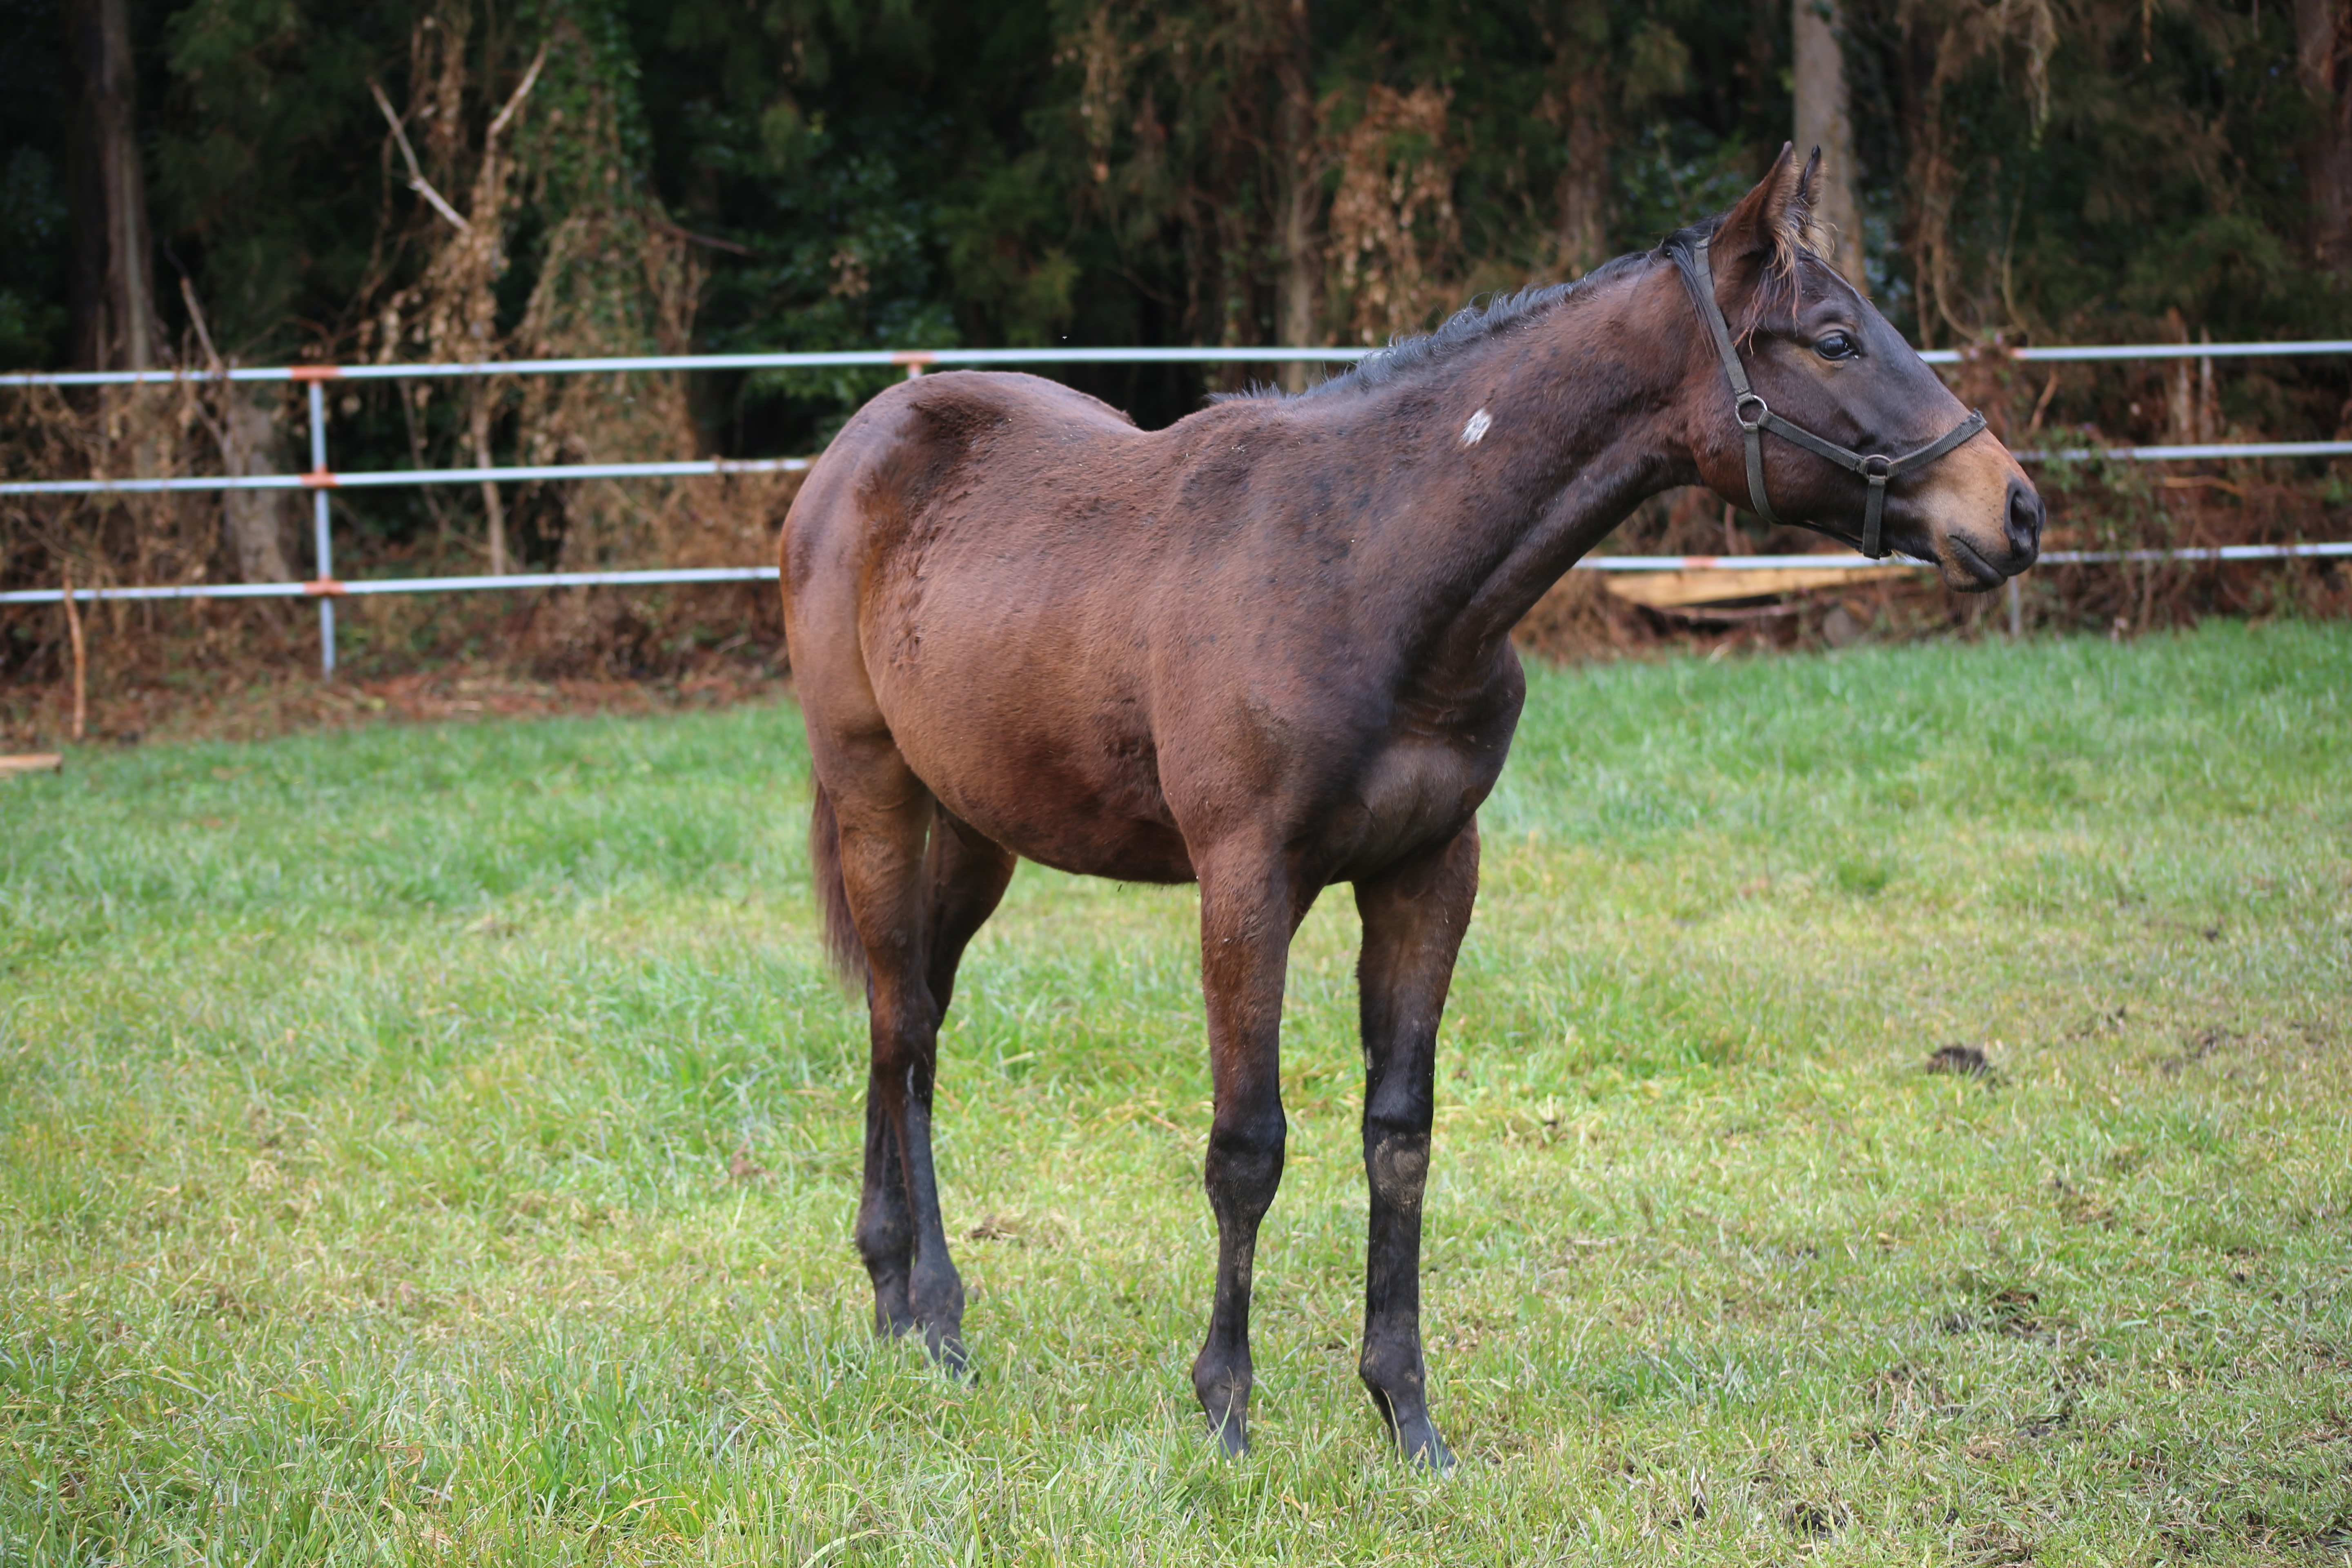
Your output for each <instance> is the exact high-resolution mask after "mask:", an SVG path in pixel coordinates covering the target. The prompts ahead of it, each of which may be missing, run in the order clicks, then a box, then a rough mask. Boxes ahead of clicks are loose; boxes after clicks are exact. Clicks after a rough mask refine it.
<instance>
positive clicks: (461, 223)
mask: <svg viewBox="0 0 2352 1568" xmlns="http://www.w3.org/2000/svg"><path fill="white" fill-rule="evenodd" d="M368 90H369V91H370V92H372V93H373V94H375V106H376V107H377V108H378V109H381V110H383V118H384V122H385V123H386V124H388V125H390V126H391V127H392V136H393V140H394V141H395V142H399V143H400V155H401V157H402V158H404V159H405V160H406V161H407V163H408V188H409V189H410V190H412V191H415V193H416V194H417V195H420V196H423V197H424V198H425V200H426V201H428V202H430V203H432V204H433V210H434V211H435V212H437V213H439V214H440V215H441V216H443V217H446V218H447V219H448V220H449V221H450V222H451V223H454V224H456V225H457V226H458V227H459V228H460V229H469V228H471V227H472V226H473V225H471V224H469V223H467V221H466V220H465V218H464V217H462V216H459V214H458V212H457V208H456V207H453V206H451V205H449V204H448V203H447V202H446V201H444V200H442V199H441V193H440V192H438V191H436V190H435V189H434V188H433V185H432V183H431V182H430V181H428V180H426V179H425V171H424V170H422V169H420V168H418V167H417V166H416V149H415V148H414V147H411V146H410V145H409V144H408V132H406V131H405V130H404V129H403V128H402V127H401V123H400V116H399V115H397V114H394V112H393V111H392V100H390V99H388V98H386V97H384V95H383V89H382V88H380V87H378V86H377V85H376V84H375V81H374V79H373V78H371V79H369V81H368ZM493 134H495V132H493Z"/></svg>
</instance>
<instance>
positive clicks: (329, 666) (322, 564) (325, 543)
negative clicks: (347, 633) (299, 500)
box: [310, 381, 335, 680]
mask: <svg viewBox="0 0 2352 1568" xmlns="http://www.w3.org/2000/svg"><path fill="white" fill-rule="evenodd" d="M310 471H311V472H312V473H314V474H319V475H324V474H325V473H326V472H327V389H326V387H325V386H324V385H323V384H320V383H319V382H317V381H313V382H311V383H310ZM310 540H311V545H312V548H313V549H314V550H315V552H317V554H318V557H319V581H320V582H321V583H331V582H333V581H334V578H335V552H334V545H333V543H332V542H331V541H330V540H329V539H328V537H327V488H326V485H325V484H324V483H323V482H321V483H320V484H319V485H317V486H316V487H315V488H313V489H312V490H311V491H310ZM319 674H320V678H321V679H327V680H332V679H334V678H335V601H334V598H333V596H332V595H327V594H321V595H319Z"/></svg>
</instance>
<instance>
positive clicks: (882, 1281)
mask: <svg viewBox="0 0 2352 1568" xmlns="http://www.w3.org/2000/svg"><path fill="white" fill-rule="evenodd" d="M889 762H890V763H896V766H895V767H890V766H885V767H882V768H877V769H875V770H873V773H880V774H881V775H882V777H881V778H880V779H878V780H877V779H876V778H875V777H874V776H873V773H869V774H868V776H867V777H866V779H864V780H862V781H860V782H862V783H864V784H867V785H868V786H869V787H867V788H865V789H859V790H855V791H851V792H845V793H844V794H843V795H836V796H835V803H834V808H835V813H836V815H837V816H838V817H839V819H840V824H841V826H840V832H841V868H842V883H843V889H844V891H845V894H846V896H847V899H848V902H849V909H850V914H851V917H852V919H853V920H854V921H856V926H857V935H858V941H859V942H860V943H861V945H863V946H864V948H865V949H866V963H867V968H868V973H869V978H868V981H867V987H866V1010H867V1015H868V1020H869V1028H870V1034H871V1040H872V1058H871V1065H870V1068H869V1072H868V1076H867V1079H866V1183H865V1192H864V1194H863V1196H862V1197H861V1198H860V1200H859V1203H858V1208H857V1230H856V1234H857V1249H858V1252H859V1254H860V1255H861V1256H862V1257H863V1258H865V1260H866V1272H867V1274H868V1275H869V1276H870V1277H871V1278H872V1279H873V1281H874V1324H875V1328H876V1329H877V1331H880V1332H882V1333H885V1334H890V1335H898V1334H903V1333H906V1332H907V1331H909V1330H912V1329H915V1328H918V1327H919V1328H920V1329H921V1330H922V1331H923V1341H924V1343H925V1345H926V1346H927V1347H928V1348H929V1351H930V1352H931V1353H932V1355H934V1356H935V1357H937V1358H938V1359H939V1360H940V1362H941V1363H944V1364H945V1365H947V1366H948V1367H949V1368H950V1370H952V1371H957V1372H961V1370H962V1368H963V1364H964V1349H963V1340H962V1331H963V1281H962V1280H961V1279H960V1278H959V1277H958V1276H957V1273H956V1268H955V1262H954V1259H953V1258H950V1256H949V1252H948V1243H947V1232H946V1227H945V1225H944V1223H943V1221H942V1219H941V1217H940V1196H939V1183H938V1178H937V1176H936V1175H935V1173H934V1172H933V1169H932V1164H931V1089H932V1084H933V1080H934V1079H935V1077H936V1074H937V1070H938V1063H939V1026H940V1017H941V1016H942V1015H943V1014H944V1013H945V1012H946V1009H947V999H948V994H949V991H950V987H951V986H952V984H953V983H954V976H955V970H956V962H957V960H958V959H959V958H960V957H961V954H962V952H963V948H964V944H965V943H966V942H970V941H971V936H972V933H973V932H974V931H978V930H979V929H980V926H981V923H982V921H985V920H986V919H987V918H988V916H989V913H990V912H991V911H992V910H994V909H995V907H996V902H997V900H998V899H1000V898H1002V897H1003V892H1004V887H1005V883H1006V882H1007V881H1008V880H1009V879H1011V876H1012V872H1013V857H1012V856H1011V855H1009V854H1007V853H1006V852H1005V851H1004V850H1003V849H1001V848H999V847H997V846H995V845H994V844H992V843H990V842H988V840H986V839H984V838H982V837H980V836H979V835H977V834H975V833H973V832H972V831H971V829H969V828H967V827H965V826H963V825H962V824H961V823H959V822H957V821H955V820H954V819H953V818H952V817H950V816H948V815H947V814H946V813H945V812H944V811H938V812H936V814H935V811H934V805H933V803H932V801H931V798H930V796H929V793H928V792H927V791H925V790H924V789H923V787H922V785H921V784H920V783H919V781H917V780H916V779H915V778H914V775H913V774H912V773H910V772H908V771H907V770H906V768H905V764H904V763H900V762H898V759H897V758H896V756H895V753H894V754H893V755H892V757H891V758H890V759H889ZM876 783H881V784H886V785H887V786H888V787H886V788H880V789H877V788H873V787H871V786H872V785H873V784H876ZM935 816H936V822H937V826H936V828H935V829H934V828H933V826H932V824H933V821H934V819H935ZM927 838H928V843H926V839H927Z"/></svg>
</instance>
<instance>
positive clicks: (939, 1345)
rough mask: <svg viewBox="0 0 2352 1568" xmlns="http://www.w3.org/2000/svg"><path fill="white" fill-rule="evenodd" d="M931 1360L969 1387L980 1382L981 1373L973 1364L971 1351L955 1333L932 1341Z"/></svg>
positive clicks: (944, 1371)
mask: <svg viewBox="0 0 2352 1568" xmlns="http://www.w3.org/2000/svg"><path fill="white" fill-rule="evenodd" d="M930 1352H931V1360H932V1362H933V1363H936V1364H937V1365H938V1367H939V1369H940V1371H941V1372H943V1373H947V1374H948V1375H949V1376H950V1377H951V1378H953V1379H954V1380H955V1381H956V1382H958V1383H961V1384H963V1385H964V1386H966V1387H967V1388H969V1387H972V1386H974V1385H976V1384H978V1383H979V1382H980V1373H977V1372H974V1371H973V1370H972V1366H971V1352H969V1351H967V1350H965V1349H964V1348H963V1341H961V1340H960V1339H958V1338H956V1337H955V1336H954V1335H952V1334H950V1335H943V1336H941V1337H940V1338H939V1339H936V1340H934V1341H932V1342H931V1344H930Z"/></svg>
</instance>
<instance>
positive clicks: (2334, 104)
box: [2294, 0, 2352, 278]
mask: <svg viewBox="0 0 2352 1568" xmlns="http://www.w3.org/2000/svg"><path fill="white" fill-rule="evenodd" d="M2347 11H2352V7H2347V5H2345V3H2344V0H2294V41H2295V65H2296V67H2297V70H2298V74H2299V75H2300V76H2301V77H2302V79H2303V85H2304V89H2305V91H2306V92H2308V93H2309V94H2310V95H2311V100H2312V107H2313V108H2314V109H2315V110H2316V111H2317V112H2316V114H2315V116H2314V121H2315V123H2314V125H2313V130H2312V135H2311V138H2310V140H2309V141H2308V142H2306V143H2305V147H2304V153H2303V165H2304V176H2305V188H2306V189H2307V190H2308V191H2309V193H2310V196H2311V224H2312V236H2311V237H2312V249H2313V252H2314V254H2315V255H2316V257H2317V258H2318V259H2319V264H2320V265H2321V266H2322V267H2324V268H2326V269H2327V270H2328V271H2330V272H2333V273H2335V274H2336V276H2337V277H2339V278H2341V277H2343V276H2344V275H2345V273H2346V272H2347V269H2352V82H2347V80H2346V77H2347V56H2352V15H2347Z"/></svg>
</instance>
